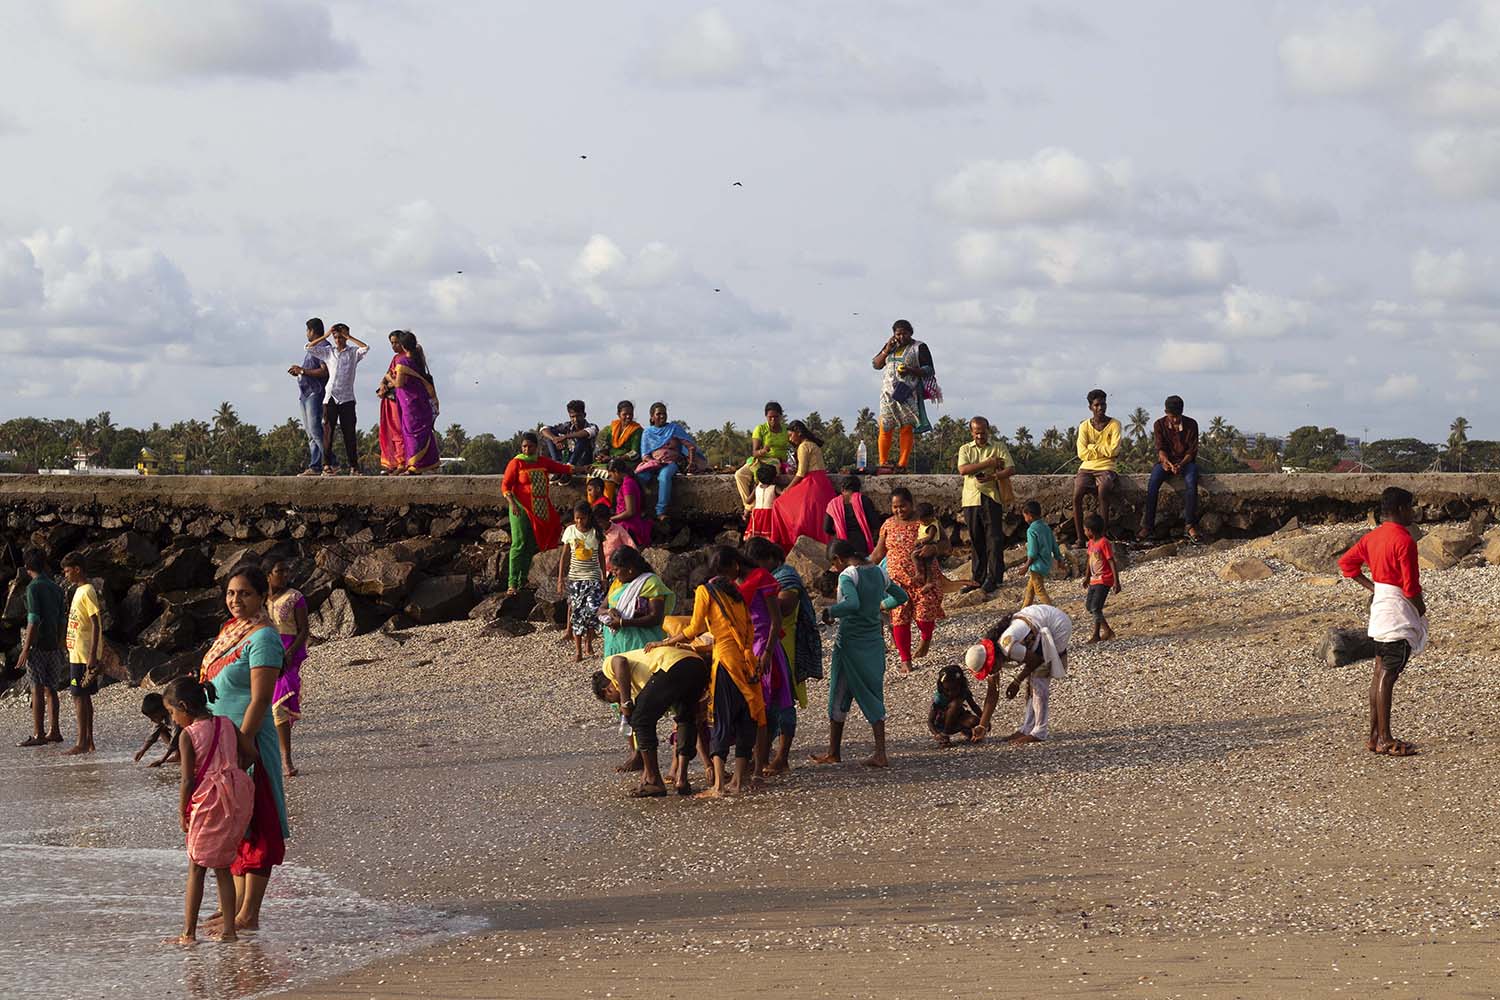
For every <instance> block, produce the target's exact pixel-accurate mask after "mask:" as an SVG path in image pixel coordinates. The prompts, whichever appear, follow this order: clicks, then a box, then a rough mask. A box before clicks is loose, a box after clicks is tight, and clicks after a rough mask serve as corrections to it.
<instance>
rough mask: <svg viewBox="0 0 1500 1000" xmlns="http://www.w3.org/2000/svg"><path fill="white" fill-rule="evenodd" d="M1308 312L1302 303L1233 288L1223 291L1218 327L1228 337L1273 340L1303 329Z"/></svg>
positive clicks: (1250, 290) (1244, 288)
mask: <svg viewBox="0 0 1500 1000" xmlns="http://www.w3.org/2000/svg"><path fill="white" fill-rule="evenodd" d="M1310 313H1311V309H1310V307H1309V306H1308V304H1307V303H1306V302H1300V301H1298V300H1296V299H1289V298H1283V297H1281V296H1279V295H1273V294H1271V293H1269V292H1257V291H1255V290H1254V289H1252V288H1247V287H1245V286H1244V285H1235V286H1234V287H1233V288H1230V289H1227V290H1226V291H1225V292H1224V299H1223V312H1222V314H1221V315H1220V316H1219V318H1218V325H1219V329H1220V330H1222V331H1223V332H1224V333H1225V334H1226V335H1228V336H1231V337H1243V338H1246V339H1252V338H1254V339H1260V338H1273V337H1280V336H1281V335H1283V334H1285V333H1288V332H1290V331H1292V330H1296V329H1299V328H1301V327H1304V326H1306V325H1307V322H1308V319H1309V316H1310Z"/></svg>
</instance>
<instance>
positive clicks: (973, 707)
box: [927, 664, 979, 747]
mask: <svg viewBox="0 0 1500 1000" xmlns="http://www.w3.org/2000/svg"><path fill="white" fill-rule="evenodd" d="M977 725H979V703H978V702H977V701H975V700H974V692H973V691H972V690H970V688H969V678H968V677H967V676H965V674H964V668H963V667H960V666H958V665H957V664H949V665H948V666H946V667H944V668H943V669H942V670H940V671H938V676H937V691H935V692H934V693H933V695H932V711H931V712H929V713H928V715H927V728H928V730H929V731H930V732H931V733H932V738H933V739H934V740H936V741H937V744H938V746H943V747H945V746H947V745H948V744H950V743H952V742H953V737H954V736H955V735H959V736H962V737H963V738H964V739H966V740H973V739H974V727H975V726H977Z"/></svg>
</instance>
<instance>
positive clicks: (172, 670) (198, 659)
mask: <svg viewBox="0 0 1500 1000" xmlns="http://www.w3.org/2000/svg"><path fill="white" fill-rule="evenodd" d="M209 645H210V644H209V643H206V642H205V643H202V644H200V645H198V646H194V647H193V648H191V649H184V650H182V651H181V652H178V653H174V654H173V655H171V656H168V657H167V658H166V659H164V660H162V661H160V662H159V663H157V664H156V665H155V666H153V667H151V669H150V671H149V672H148V673H147V674H146V677H147V679H148V680H149V681H150V682H151V683H152V684H153V685H155V686H156V687H163V686H165V685H167V684H170V683H171V682H172V681H174V680H176V679H177V678H179V677H182V676H183V675H185V674H191V673H195V672H196V671H197V670H198V668H199V667H200V666H202V665H203V655H204V654H205V653H207V652H208V647H209Z"/></svg>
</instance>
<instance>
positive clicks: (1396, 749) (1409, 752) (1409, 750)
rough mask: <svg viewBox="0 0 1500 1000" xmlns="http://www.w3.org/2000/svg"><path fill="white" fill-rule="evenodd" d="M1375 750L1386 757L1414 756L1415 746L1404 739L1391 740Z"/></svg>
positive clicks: (1415, 752)
mask: <svg viewBox="0 0 1500 1000" xmlns="http://www.w3.org/2000/svg"><path fill="white" fill-rule="evenodd" d="M1377 752H1378V753H1383V754H1385V755H1386V756H1387V757H1415V756H1416V754H1417V748H1416V747H1415V746H1413V745H1412V744H1410V743H1407V742H1406V741H1405V740H1391V741H1390V742H1389V743H1387V744H1386V745H1385V746H1383V747H1381V748H1380V749H1379V750H1378V751H1377Z"/></svg>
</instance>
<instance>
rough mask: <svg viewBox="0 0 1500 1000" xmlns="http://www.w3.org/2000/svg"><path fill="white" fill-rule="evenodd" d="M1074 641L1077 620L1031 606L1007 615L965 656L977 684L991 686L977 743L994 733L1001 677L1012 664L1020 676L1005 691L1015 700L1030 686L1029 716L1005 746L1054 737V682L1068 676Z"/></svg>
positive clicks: (1054, 610)
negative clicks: (1051, 725) (1051, 729)
mask: <svg viewBox="0 0 1500 1000" xmlns="http://www.w3.org/2000/svg"><path fill="white" fill-rule="evenodd" d="M1072 638H1073V619H1071V618H1069V617H1068V613H1067V612H1066V611H1064V610H1062V609H1061V608H1055V607H1052V606H1051V605H1049V604H1032V605H1030V606H1028V607H1025V608H1022V609H1021V610H1020V611H1016V612H1013V613H1011V614H1008V615H1005V616H1004V617H1002V618H1001V619H1000V621H999V622H998V623H996V624H995V625H994V626H993V627H991V628H990V630H989V631H988V632H986V633H985V634H984V638H983V639H981V640H980V641H979V643H978V644H977V645H974V646H970V647H969V649H968V652H967V653H965V654H964V665H965V666H967V667H968V668H969V669H970V670H971V671H973V673H974V679H975V680H981V681H982V680H988V681H989V689H988V690H987V691H986V692H985V697H984V708H983V710H982V711H981V712H980V716H979V725H978V726H976V727H975V728H974V730H973V737H972V738H973V740H974V741H975V742H976V743H977V742H978V741H980V740H982V739H983V738H984V737H985V736H986V735H987V734H988V733H989V731H990V719H991V717H992V716H993V715H994V714H995V706H996V705H998V704H999V702H1000V671H1001V670H1002V669H1003V668H1004V666H1005V662H1006V661H1007V660H1008V661H1010V662H1012V663H1019V664H1020V665H1021V671H1020V673H1018V674H1017V675H1016V677H1015V679H1014V680H1012V681H1011V683H1010V686H1009V687H1007V688H1006V689H1005V697H1006V698H1014V697H1015V696H1016V695H1017V694H1019V693H1020V691H1021V685H1022V684H1025V685H1026V712H1025V715H1024V716H1023V717H1022V719H1021V727H1020V728H1019V729H1017V730H1016V731H1015V732H1013V733H1011V734H1010V735H1009V736H1007V737H1006V738H1005V742H1006V743H1011V744H1016V743H1040V742H1042V741H1043V740H1045V739H1046V738H1047V736H1048V732H1049V725H1048V722H1049V719H1048V716H1049V714H1050V713H1049V709H1050V707H1051V703H1052V682H1053V681H1054V680H1063V679H1064V678H1066V677H1067V676H1068V642H1069V640H1071V639H1072Z"/></svg>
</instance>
